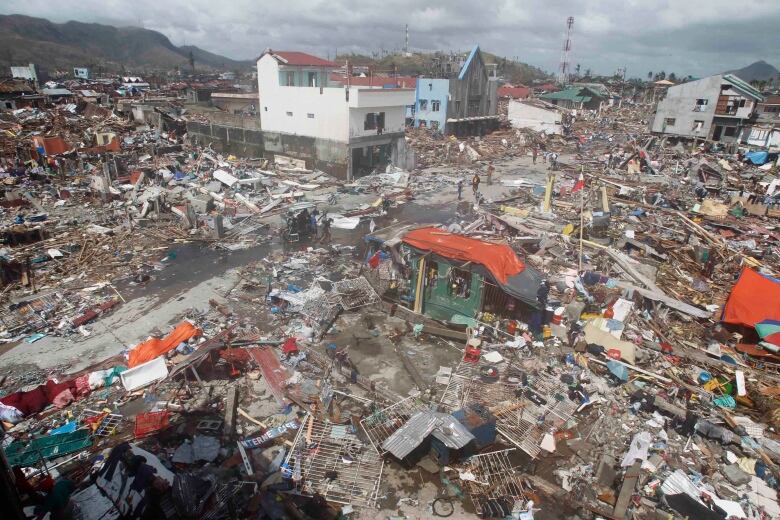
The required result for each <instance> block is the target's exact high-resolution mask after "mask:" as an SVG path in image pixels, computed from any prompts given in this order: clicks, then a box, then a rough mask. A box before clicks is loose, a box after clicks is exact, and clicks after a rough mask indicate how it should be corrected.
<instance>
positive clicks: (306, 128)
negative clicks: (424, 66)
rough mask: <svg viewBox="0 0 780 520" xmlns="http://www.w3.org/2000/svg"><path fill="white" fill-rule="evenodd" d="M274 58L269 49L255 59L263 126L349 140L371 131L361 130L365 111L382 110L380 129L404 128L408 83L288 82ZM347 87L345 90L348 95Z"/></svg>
mask: <svg viewBox="0 0 780 520" xmlns="http://www.w3.org/2000/svg"><path fill="white" fill-rule="evenodd" d="M279 70H280V69H279V63H278V62H277V61H276V60H275V59H274V58H273V57H271V56H270V55H265V56H263V57H262V58H260V60H258V62H257V73H258V74H257V86H258V91H259V92H260V93H261V96H262V97H261V98H259V105H258V107H259V108H258V111H259V112H260V118H261V121H262V122H261V125H262V129H263V130H266V131H269V132H281V133H286V134H295V135H305V136H308V137H315V138H320V139H329V140H333V141H340V142H345V143H346V142H349V139H350V138H351V137H362V136H366V135H376V134H377V131H376V130H375V129H373V130H364V122H365V116H366V114H367V113H369V112H384V113H385V128H384V131H383V133H392V132H403V131H404V126H405V122H406V107H407V105H411V104H413V103H414V90H413V89H381V88H362V87H351V88H349V89H344V88H341V87H323V88H320V87H287V86H281V85H280V84H279V77H280V76H279ZM347 92H348V93H349V95H347Z"/></svg>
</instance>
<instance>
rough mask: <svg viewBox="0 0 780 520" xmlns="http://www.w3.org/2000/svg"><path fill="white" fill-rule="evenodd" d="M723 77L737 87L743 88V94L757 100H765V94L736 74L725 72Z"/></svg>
mask: <svg viewBox="0 0 780 520" xmlns="http://www.w3.org/2000/svg"><path fill="white" fill-rule="evenodd" d="M723 79H725V80H726V81H728V82H729V83H731V84H732V85H734V86H735V87H737V89H739V90H741V91H742V92H743V94H745V95H746V96H747V97H752V98H754V99H755V100H756V101H763V100H764V96H762V95H761V92H759V91H758V90H756V89H755V88H753V86H751V85H750V84H749V83H747V82H745V81H743V80H741V79H740V78H738V77H737V76H735V75H734V74H724V75H723Z"/></svg>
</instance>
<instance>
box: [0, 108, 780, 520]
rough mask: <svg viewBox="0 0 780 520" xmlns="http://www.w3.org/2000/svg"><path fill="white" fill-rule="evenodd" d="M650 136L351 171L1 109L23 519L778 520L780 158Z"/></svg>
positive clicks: (593, 123) (435, 154)
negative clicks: (439, 519) (342, 174)
mask: <svg viewBox="0 0 780 520" xmlns="http://www.w3.org/2000/svg"><path fill="white" fill-rule="evenodd" d="M106 112H109V113H106ZM644 117H646V115H645V113H644V112H643V110H642V109H641V107H638V106H628V107H623V108H611V109H609V110H606V111H604V112H602V113H601V114H599V115H595V114H585V115H582V114H580V118H579V119H577V120H576V121H575V122H574V124H573V126H572V131H571V133H570V134H569V135H567V136H565V137H564V136H552V137H547V136H544V135H540V134H535V133H534V132H530V131H517V130H514V129H510V128H503V129H501V130H499V131H497V132H494V133H492V134H490V135H487V136H482V137H480V138H476V137H471V138H465V139H457V138H455V137H444V136H436V135H434V134H431V133H429V132H427V131H425V130H411V131H409V133H408V134H407V141H408V142H409V144H410V145H411V146H412V147H413V148H414V149H415V151H416V154H417V157H418V165H419V168H418V169H417V170H415V171H412V172H406V171H402V170H398V169H395V168H392V167H390V168H388V171H387V172H385V173H378V174H375V175H371V176H368V177H363V178H360V179H358V180H356V181H354V182H344V181H339V180H337V179H334V178H332V177H330V176H328V175H326V174H324V173H322V172H318V171H308V170H303V169H300V168H297V167H294V166H292V165H285V164H284V163H279V162H277V163H276V164H269V163H268V162H267V161H264V160H261V159H242V158H237V157H232V156H223V155H220V154H218V153H216V152H215V151H213V150H211V149H209V148H202V147H199V146H195V145H192V144H190V143H188V142H187V141H186V140H182V139H181V138H177V137H176V136H175V135H163V134H161V133H160V132H156V131H154V130H150V129H149V128H147V127H136V126H134V124H132V123H130V122H128V121H126V120H124V119H122V118H120V117H118V116H115V115H113V114H111V113H110V111H104V110H100V111H96V110H94V109H92V110H91V111H90V112H89V113H85V111H84V109H83V108H79V109H78V110H77V109H76V108H75V107H73V106H65V107H58V108H55V109H51V110H36V109H25V110H19V111H15V112H13V113H11V112H8V113H3V114H2V116H1V117H0V123H1V124H2V129H3V130H4V132H5V136H4V138H3V142H2V143H3V150H4V153H5V155H4V157H5V158H11V157H18V158H20V159H22V160H27V159H30V160H29V161H28V162H26V163H24V162H18V161H17V162H13V161H11V160H10V159H7V160H5V162H4V163H2V173H1V175H2V177H3V181H4V187H5V195H6V196H5V201H4V203H3V204H2V209H1V211H2V222H3V230H2V231H3V239H4V245H3V252H2V257H1V260H2V264H1V265H2V271H1V272H2V289H0V290H1V291H2V295H1V296H2V309H1V310H0V340H2V342H3V345H2V347H0V351H2V354H0V380H1V381H2V382H1V383H0V385H1V386H0V393H1V394H2V397H1V398H0V403H2V406H0V413H1V414H2V420H3V427H4V430H5V436H4V441H3V442H4V449H5V456H6V458H7V459H8V462H9V464H10V466H11V467H13V468H14V472H15V475H16V476H17V487H18V489H19V491H20V493H21V494H22V496H23V503H24V505H25V506H26V511H27V512H29V514H30V515H31V517H32V515H33V514H34V511H43V510H48V511H52V512H54V513H55V514H59V515H62V514H66V513H68V514H73V515H74V516H73V517H74V518H88V519H96V520H97V519H100V518H103V519H106V518H131V517H142V518H338V517H342V518H343V517H346V518H355V519H357V518H364V519H369V518H372V519H373V518H388V519H400V518H409V519H421V518H431V517H435V516H451V517H452V518H473V517H475V515H477V516H479V517H482V518H515V519H530V518H539V519H545V518H581V519H590V518H616V519H624V518H669V517H675V518H696V519H699V518H713V519H715V518H780V506H778V503H777V493H776V489H777V485H778V481H777V478H778V472H779V471H780V468H778V463H780V441H779V440H778V430H777V429H778V428H780V412H778V410H780V402H779V401H778V399H780V376H778V370H777V367H778V362H779V361H780V357H778V351H780V280H778V275H780V268H779V267H778V266H780V241H778V234H779V233H780V231H779V230H778V222H780V221H778V217H779V216H780V205H779V204H778V202H779V201H778V196H780V190H778V189H777V187H778V185H779V184H780V181H779V180H778V177H777V167H776V166H775V164H774V161H770V162H765V163H764V164H763V165H757V164H754V163H753V162H752V161H750V160H746V159H745V158H744V157H742V156H741V155H738V154H735V153H726V152H725V151H722V150H713V149H710V148H708V147H705V146H704V145H701V146H697V145H695V144H691V143H684V142H683V143H673V142H669V141H666V140H660V139H658V138H654V137H651V136H650V135H649V134H647V132H646V130H645V127H646V125H645V124H644V121H643V118H644ZM106 132H108V133H110V134H112V135H113V137H112V138H111V140H110V142H111V143H113V145H111V146H113V148H112V149H108V150H107V149H102V148H101V149H99V150H94V149H91V148H90V146H88V145H87V143H91V142H92V141H91V140H92V139H93V137H94V134H96V133H106ZM63 135H64V136H66V137H67V139H66V141H67V142H68V143H77V142H79V143H80V144H79V145H78V146H73V147H70V146H68V147H64V149H62V150H60V151H59V152H57V153H49V158H50V159H51V160H45V159H41V158H40V157H37V156H36V157H37V159H38V160H37V161H34V158H33V157H28V152H27V148H29V140H30V138H31V137H32V136H43V137H47V138H49V139H55V136H63ZM57 144H58V143H53V142H52V143H49V145H50V146H55V145H57ZM22 147H25V148H24V149H25V152H24V154H22V153H21V152H20V151H19V150H20V149H21V148H22ZM770 159H771V157H770ZM775 159H776V158H775ZM759 162H760V161H759ZM475 174H476V175H477V176H478V179H479V181H480V182H479V183H478V185H477V186H478V188H477V190H474V189H473V188H472V186H473V182H474V177H475ZM74 511H79V513H78V515H80V516H75V515H76V513H74Z"/></svg>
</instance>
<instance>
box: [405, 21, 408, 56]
mask: <svg viewBox="0 0 780 520" xmlns="http://www.w3.org/2000/svg"><path fill="white" fill-rule="evenodd" d="M405 29H406V37H405V38H404V56H409V24H406V28H405Z"/></svg>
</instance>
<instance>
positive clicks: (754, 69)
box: [729, 60, 780, 82]
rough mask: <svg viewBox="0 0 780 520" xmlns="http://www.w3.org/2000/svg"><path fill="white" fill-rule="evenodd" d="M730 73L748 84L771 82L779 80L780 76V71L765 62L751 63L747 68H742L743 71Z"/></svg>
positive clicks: (731, 71) (738, 70)
mask: <svg viewBox="0 0 780 520" xmlns="http://www.w3.org/2000/svg"><path fill="white" fill-rule="evenodd" d="M729 72H730V73H731V74H735V75H736V76H737V77H739V78H741V79H743V80H745V81H748V82H750V81H770V80H773V79H777V77H778V75H780V71H779V70H777V69H776V68H775V67H774V66H772V65H770V64H769V63H767V62H765V61H764V60H760V61H757V62H755V63H751V64H750V65H748V66H747V67H742V68H741V69H737V70H730V71H729Z"/></svg>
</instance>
